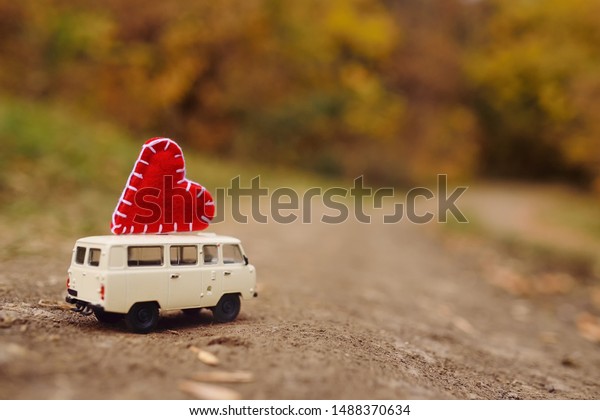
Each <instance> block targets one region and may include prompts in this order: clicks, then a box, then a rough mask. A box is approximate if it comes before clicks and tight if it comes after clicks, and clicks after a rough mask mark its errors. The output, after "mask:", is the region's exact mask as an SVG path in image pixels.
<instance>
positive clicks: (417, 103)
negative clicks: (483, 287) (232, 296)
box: [0, 0, 600, 189]
mask: <svg viewBox="0 0 600 420" xmlns="http://www.w3.org/2000/svg"><path fill="white" fill-rule="evenodd" d="M599 4H600V0H545V1H539V2H535V1H528V0H515V2H511V3H510V4H509V3H506V2H502V1H500V0H480V1H464V0H407V1H403V2H397V1H393V0H329V1H326V2H325V1H320V0H289V1H285V2H282V1H277V0H222V1H218V2H213V1H208V0H203V1H196V2H188V1H184V0H165V1H158V0H144V1H142V0H129V1H127V2H123V1H121V0H105V1H103V2H102V3H98V2H91V1H75V0H36V1H33V0H21V1H19V2H14V1H9V0H0V63H1V65H0V89H2V91H3V92H5V94H6V93H7V94H10V95H18V96H24V97H27V98H29V99H30V100H33V101H37V100H45V101H52V100H61V101H65V102H68V103H72V104H76V105H77V106H78V107H80V108H83V109H84V110H87V111H88V112H89V113H93V114H95V115H99V116H103V117H107V118H111V119H113V120H115V121H117V122H118V123H120V124H122V125H124V126H125V127H127V128H129V129H130V130H132V131H136V132H141V133H144V134H143V135H167V136H172V137H175V138H177V139H178V140H179V141H181V142H182V143H187V144H188V145H189V146H192V147H195V148H197V149H198V150H202V151H203V152H206V153H212V154H218V155H222V156H230V157H236V158H243V159H250V160H259V161H262V162H266V163H269V164H278V165H294V166H300V167H303V168H307V169H310V170H316V171H320V172H322V173H328V174H338V175H346V176H356V175H358V174H366V175H367V176H368V177H369V179H370V180H371V182H379V183H384V182H385V183H388V182H395V183H404V184H408V183H414V182H421V181H426V180H431V179H434V178H435V175H436V174H437V173H448V174H450V175H451V176H453V179H455V180H457V179H460V178H463V179H464V178H468V177H470V176H472V175H474V174H476V173H478V172H479V173H481V174H484V175H501V176H527V177H538V178H550V177H559V178H561V179H570V180H572V181H575V182H578V183H580V184H586V183H590V182H593V180H594V179H595V180H597V183H598V185H599V187H598V188H599V189H600V169H599V167H600V163H599V159H600V155H599V154H598V153H597V152H596V151H597V150H598V146H600V144H599V142H600V140H599V139H600V118H598V116H599V113H600V105H598V103H597V101H595V97H596V96H597V95H596V93H597V92H598V91H599V90H600V76H598V75H599V74H600V72H599V71H598V70H600V69H599V68H598V67H599V60H600V58H599V55H598V50H597V45H599V44H598V40H599V38H600V29H599V28H600V25H598V23H599V22H598V18H597V16H600V13H598V12H599V11H600V6H599ZM140 135H142V134H140Z"/></svg>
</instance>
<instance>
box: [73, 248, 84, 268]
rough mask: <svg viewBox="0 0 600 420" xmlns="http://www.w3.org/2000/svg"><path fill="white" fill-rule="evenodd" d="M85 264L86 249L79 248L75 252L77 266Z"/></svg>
mask: <svg viewBox="0 0 600 420" xmlns="http://www.w3.org/2000/svg"><path fill="white" fill-rule="evenodd" d="M84 262H85V247H83V246H78V247H77V249H76V250H75V264H83V263H84Z"/></svg>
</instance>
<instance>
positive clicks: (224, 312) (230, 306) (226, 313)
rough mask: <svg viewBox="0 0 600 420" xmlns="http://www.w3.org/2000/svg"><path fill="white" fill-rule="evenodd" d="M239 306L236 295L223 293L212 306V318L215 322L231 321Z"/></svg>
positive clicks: (237, 312)
mask: <svg viewBox="0 0 600 420" xmlns="http://www.w3.org/2000/svg"><path fill="white" fill-rule="evenodd" d="M240 306H241V305H240V297H239V296H238V295H223V296H221V299H219V303H217V306H215V307H214V308H212V313H213V318H214V319H215V321H217V322H231V321H233V320H234V319H236V318H237V316H238V314H239V313H240Z"/></svg>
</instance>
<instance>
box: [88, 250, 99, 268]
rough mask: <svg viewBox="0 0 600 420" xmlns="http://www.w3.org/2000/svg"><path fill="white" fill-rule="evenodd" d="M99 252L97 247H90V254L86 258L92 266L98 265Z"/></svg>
mask: <svg viewBox="0 0 600 420" xmlns="http://www.w3.org/2000/svg"><path fill="white" fill-rule="evenodd" d="M100 254H102V251H101V250H100V249H98V248H90V256H89V258H88V264H89V265H91V266H93V267H98V266H99V265H100Z"/></svg>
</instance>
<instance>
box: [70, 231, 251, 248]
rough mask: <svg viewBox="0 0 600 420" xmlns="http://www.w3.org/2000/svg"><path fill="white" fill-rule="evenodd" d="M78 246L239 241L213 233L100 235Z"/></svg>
mask: <svg viewBox="0 0 600 420" xmlns="http://www.w3.org/2000/svg"><path fill="white" fill-rule="evenodd" d="M77 243H78V244H96V245H109V246H116V245H170V244H179V245H186V244H214V243H221V244H239V243H240V240H239V239H237V238H234V237H231V236H223V235H216V234H214V233H206V232H203V233H185V234H181V233H171V234H162V235H135V234H133V235H102V236H87V237H85V238H80V239H78V240H77Z"/></svg>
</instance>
